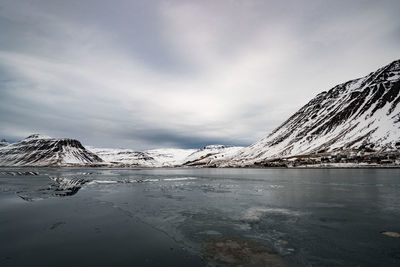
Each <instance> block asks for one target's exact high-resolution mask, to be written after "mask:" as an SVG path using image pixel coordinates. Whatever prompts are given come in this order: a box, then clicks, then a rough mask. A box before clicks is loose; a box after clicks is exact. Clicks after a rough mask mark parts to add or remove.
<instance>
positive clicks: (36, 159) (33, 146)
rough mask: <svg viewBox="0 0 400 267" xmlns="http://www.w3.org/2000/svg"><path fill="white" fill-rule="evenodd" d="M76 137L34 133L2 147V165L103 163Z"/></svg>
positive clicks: (0, 153)
mask: <svg viewBox="0 0 400 267" xmlns="http://www.w3.org/2000/svg"><path fill="white" fill-rule="evenodd" d="M101 162H102V159H101V158H99V157H98V156H97V155H95V154H93V153H91V152H89V151H88V150H86V148H84V147H83V146H82V144H81V143H80V142H79V141H78V140H75V139H69V138H63V139H56V138H51V137H48V136H42V135H38V134H34V135H31V136H28V137H27V138H25V139H23V140H21V141H19V142H17V143H14V144H11V145H8V146H5V147H1V148H0V166H76V165H87V164H97V163H101Z"/></svg>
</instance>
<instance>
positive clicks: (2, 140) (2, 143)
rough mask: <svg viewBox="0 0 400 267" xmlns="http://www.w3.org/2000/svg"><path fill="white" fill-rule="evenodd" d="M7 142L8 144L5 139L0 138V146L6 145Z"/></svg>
mask: <svg viewBox="0 0 400 267" xmlns="http://www.w3.org/2000/svg"><path fill="white" fill-rule="evenodd" d="M9 144H10V143H8V142H7V140H6V139H1V140H0V147H3V146H8V145H9Z"/></svg>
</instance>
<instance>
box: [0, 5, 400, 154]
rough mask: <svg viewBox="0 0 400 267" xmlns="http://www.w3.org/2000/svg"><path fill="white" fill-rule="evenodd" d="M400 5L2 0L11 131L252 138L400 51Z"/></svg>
mask: <svg viewBox="0 0 400 267" xmlns="http://www.w3.org/2000/svg"><path fill="white" fill-rule="evenodd" d="M399 10H400V1H398V0H393V1H382V0H380V1H356V0H354V1H349V0H343V1H340V0H331V1H322V0H316V1H312V0H305V1H300V0H296V1H280V0H277V1H251V0H243V1H239V0H237V1H236V0H227V1H214V0H213V1H203V0H202V1H149V0H143V1H132V0H126V1H116V0H114V1H106V0H104V1H100V0H68V1H65V0H59V1H57V0H47V1H23V0H19V1H15V0H2V1H1V2H0V33H1V34H0V80H1V84H0V137H4V138H8V139H9V140H11V141H16V140H19V139H21V138H24V137H26V136H27V135H29V134H31V133H42V134H46V135H50V136H53V137H71V138H77V139H79V140H81V141H82V142H83V143H84V144H85V145H93V146H98V147H122V148H133V149H140V150H142V149H149V148H157V147H181V148H188V147H193V148H194V147H200V146H204V145H207V144H216V143H218V144H233V145H249V144H250V143H253V142H255V141H257V139H259V138H261V137H263V136H264V135H266V134H267V133H268V132H270V131H272V130H273V129H274V128H275V127H277V126H278V125H279V124H280V123H282V122H283V121H284V120H285V119H287V118H288V117H289V116H290V115H291V114H292V113H294V112H295V111H296V110H297V109H299V108H300V107H301V106H303V105H304V104H306V103H307V102H308V101H309V100H310V99H311V98H313V97H314V96H315V95H316V94H318V93H319V92H322V91H325V90H328V89H330V88H331V87H333V86H334V85H336V84H338V83H342V82H345V81H347V80H350V79H354V78H358V77H361V76H364V75H366V74H368V73H370V72H371V71H374V70H376V69H377V68H379V67H381V66H383V65H386V64H388V63H390V62H391V61H393V60H395V59H399V58H400V15H399Z"/></svg>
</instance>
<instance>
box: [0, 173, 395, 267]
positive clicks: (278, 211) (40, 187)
mask: <svg viewBox="0 0 400 267" xmlns="http://www.w3.org/2000/svg"><path fill="white" fill-rule="evenodd" d="M399 177H400V170H398V169H385V170H371V169H368V170H362V169H357V170H341V169H331V170H285V169H279V170H278V169H84V168H82V169H79V168H76V169H72V168H71V169H68V168H63V169H51V168H35V169H27V168H20V169H12V168H6V169H3V170H1V171H0V199H1V200H0V212H1V214H2V216H1V218H0V229H1V230H0V235H2V234H5V235H6V236H8V239H10V240H11V239H12V240H14V241H13V242H15V246H14V247H13V246H12V242H11V244H10V243H9V242H6V241H4V239H1V240H0V246H3V248H4V250H3V249H2V247H0V251H3V252H2V254H4V256H3V255H1V256H2V257H3V258H1V257H0V264H1V265H4V264H6V263H8V264H9V266H15V265H17V264H16V263H17V262H16V260H15V261H13V260H5V258H6V257H12V256H10V255H14V256H15V255H17V254H18V253H21V251H19V249H20V246H21V244H24V248H25V250H31V249H32V248H33V246H38V244H41V246H42V247H46V246H47V244H52V243H54V242H56V243H57V242H58V240H63V241H62V243H60V244H58V243H57V246H58V247H59V248H62V249H61V250H58V251H57V252H54V250H53V249H52V248H47V247H46V249H48V250H50V251H51V252H52V253H48V252H47V251H48V250H47V251H46V250H43V251H42V250H41V251H35V255H31V256H29V255H28V256H29V257H28V256H27V257H26V258H27V259H31V260H32V261H34V259H35V257H36V256H37V255H41V256H43V257H47V258H46V259H47V260H48V262H49V265H48V266H51V263H54V262H53V261H52V257H56V256H55V255H58V256H59V257H63V256H65V255H66V254H64V253H67V252H68V253H73V254H77V253H78V254H79V253H80V251H79V249H80V250H83V251H84V252H85V253H84V255H81V257H83V258H84V259H87V260H88V261H90V263H91V264H93V261H95V262H94V263H95V264H96V265H99V266H100V265H102V264H103V265H110V264H113V263H112V262H111V261H112V260H114V259H116V258H118V259H119V264H118V265H121V266H122V265H127V266H129V265H135V264H134V263H136V266H156V263H155V261H154V259H155V258H157V259H162V261H161V262H162V263H163V264H162V265H163V266H168V265H170V266H186V265H187V264H188V262H190V264H191V266H202V265H204V264H207V263H205V262H203V260H205V261H206V262H208V264H217V265H224V264H226V265H228V266H229V265H240V264H242V263H245V262H248V263H251V262H253V263H254V264H255V265H257V264H258V265H263V264H265V262H267V261H268V260H273V261H274V260H275V261H276V262H280V263H282V264H283V263H284V264H289V265H293V266H314V265H315V266H333V265H334V266H336V265H342V266H343V265H344V266H357V265H360V266H399V264H400V251H399V249H398V248H399V247H400V244H399V243H398V242H399V240H400V239H399V238H393V236H394V235H395V234H396V233H398V232H400V228H399V225H400V194H399V190H400V180H399V179H398V178H399ZM1 192H2V193H1ZM13 194H16V195H17V196H18V197H20V199H21V200H22V199H23V200H27V201H29V202H25V203H27V204H26V205H23V203H21V202H18V201H17V200H16V199H14V198H13ZM67 196H68V197H67ZM60 197H65V198H60ZM36 200H41V201H36ZM22 202H23V201H22ZM28 214H29V216H28ZM16 222H17V223H16ZM142 228H145V229H146V230H143V229H142ZM21 229H23V230H21ZM43 229H45V230H43ZM139 229H142V230H139ZM43 231H44V232H43ZM382 233H385V234H382ZM387 233H389V234H387ZM392 233H395V234H392ZM143 235H144V236H143ZM43 236H45V238H44V239H43ZM161 236H163V238H165V242H164V243H159V244H158V245H157V246H156V247H157V248H156V249H154V248H152V247H154V246H155V245H154V244H149V246H148V247H146V246H145V244H144V242H146V241H145V240H158V239H160V238H161ZM27 237H29V238H28V239H27ZM67 237H68V238H70V239H68V238H67ZM39 238H40V240H44V241H39ZM65 240H67V241H68V240H69V241H70V243H68V242H67V241H65ZM85 240H91V241H92V242H90V244H86V243H85V242H88V241H85ZM41 242H43V243H41ZM60 242H61V241H60ZM76 242H80V243H82V244H84V243H85V244H86V245H85V247H82V246H78V247H77V246H76V245H72V244H76ZM132 242H133V243H132ZM149 242H150V241H149ZM154 242H155V243H157V241H154ZM67 244H69V245H68V246H67ZM126 246H127V248H126V249H128V248H132V247H134V248H135V250H134V251H126V250H124V249H125V247H126ZM39 247H40V246H39ZM121 247H124V249H122V250H121ZM171 247H173V249H171ZM106 249H107V251H105V250H106ZM25 250H24V251H25ZM139 250H140V251H141V252H140V253H139V252H138V251H139ZM63 251H64V252H63ZM95 251H103V252H102V253H103V256H104V257H100V256H97V257H99V258H98V259H97V258H96V255H98V253H97V254H96V253H95ZM371 251H373V253H371ZM54 253H55V254H54ZM91 253H95V255H94V256H93V255H92V256H93V257H92V258H91V259H89V258H88V257H89V256H88V255H90V254H91ZM149 253H150V254H151V255H150V254H149ZM163 253H164V254H163ZM106 255H107V257H106ZM117 255H118V256H117ZM238 255H242V256H240V257H239V258H236V256H238ZM281 257H283V258H284V260H282V259H281ZM250 258H251V260H250ZM2 259H3V262H2ZM54 259H55V258H54ZM96 259H97V260H96ZM242 259H247V260H244V261H243V260H242ZM106 263H107V264H106ZM158 263H160V262H159V261H158ZM42 265H43V262H42ZM244 265H246V264H244ZM43 266H45V265H43ZM66 266H67V265H66Z"/></svg>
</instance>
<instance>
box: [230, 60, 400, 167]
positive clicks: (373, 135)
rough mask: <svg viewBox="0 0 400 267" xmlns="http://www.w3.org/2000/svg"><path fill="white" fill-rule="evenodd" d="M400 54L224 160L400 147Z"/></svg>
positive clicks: (249, 160) (313, 102)
mask: <svg viewBox="0 0 400 267" xmlns="http://www.w3.org/2000/svg"><path fill="white" fill-rule="evenodd" d="M399 92H400V60H397V61H394V62H392V63H391V64H389V65H387V66H385V67H383V68H380V69H378V70H377V71H375V72H372V73H370V74H369V75H367V76H365V77H363V78H359V79H355V80H351V81H348V82H346V83H342V84H339V85H337V86H335V87H334V88H332V89H330V90H329V91H327V92H322V93H320V94H319V95H317V96H316V97H315V98H314V99H312V100H311V101H310V102H309V103H307V104H306V105H305V106H303V107H302V108H301V109H300V110H299V111H297V112H296V113H295V114H294V115H293V116H291V117H290V118H289V119H288V120H287V121H285V122H284V123H283V124H282V125H281V126H279V127H278V128H277V129H275V130H274V131H273V132H272V133H271V134H269V135H268V136H266V137H265V138H263V139H261V140H260V141H258V142H256V143H254V144H253V145H251V146H249V147H247V148H244V149H242V150H240V151H239V152H238V153H237V154H236V155H235V156H233V157H232V158H231V159H230V160H229V161H225V162H224V163H222V165H239V166H240V165H251V164H254V163H257V162H262V161H264V160H269V159H274V158H275V159H276V158H285V157H292V156H296V155H305V154H312V153H332V152H340V151H370V152H373V151H375V152H385V151H392V150H396V149H399V147H400V105H399V102H400V93H399Z"/></svg>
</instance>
